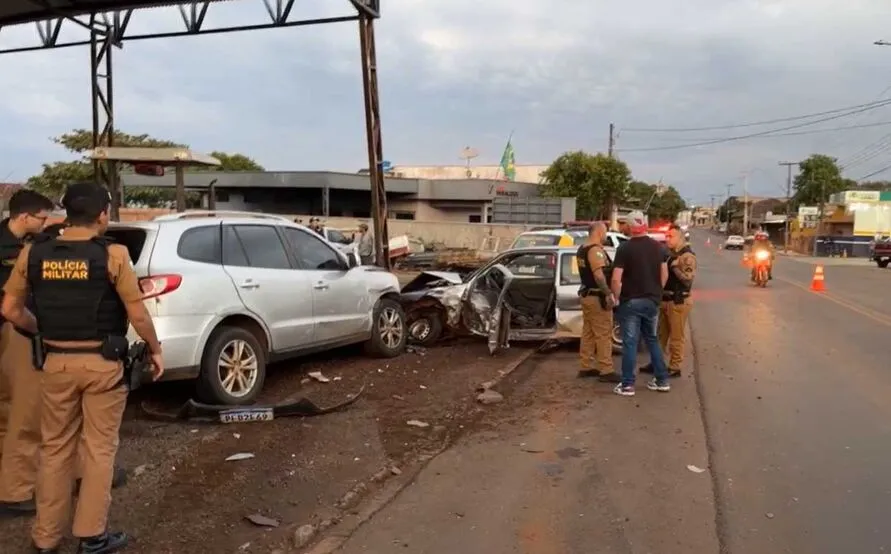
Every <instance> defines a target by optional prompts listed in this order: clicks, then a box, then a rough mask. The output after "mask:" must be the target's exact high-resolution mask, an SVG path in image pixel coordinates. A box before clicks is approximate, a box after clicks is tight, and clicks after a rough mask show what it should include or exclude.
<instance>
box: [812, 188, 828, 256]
mask: <svg viewBox="0 0 891 554" xmlns="http://www.w3.org/2000/svg"><path fill="white" fill-rule="evenodd" d="M825 195H826V184H825V182H824V181H823V180H820V215H819V219H818V220H817V233H816V234H815V235H814V257H815V258H816V257H817V239H818V238H819V237H820V234H821V233H822V232H823V210H824V209H825V208H826V196H825Z"/></svg>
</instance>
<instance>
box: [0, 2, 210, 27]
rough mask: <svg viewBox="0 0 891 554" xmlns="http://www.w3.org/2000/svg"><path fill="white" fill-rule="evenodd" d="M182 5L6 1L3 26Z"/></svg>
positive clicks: (0, 17) (0, 18)
mask: <svg viewBox="0 0 891 554" xmlns="http://www.w3.org/2000/svg"><path fill="white" fill-rule="evenodd" d="M211 1H214V0H211ZM216 1H218V2H219V1H224V0H216ZM181 3H182V2H170V1H167V2H163V1H158V0H141V1H140V0H42V1H41V0H2V1H0V27H5V26H7V25H19V24H21V23H31V22H34V21H43V20H47V19H55V18H60V17H78V16H83V15H90V14H93V13H101V12H113V11H118V10H131V9H140V8H154V7H158V6H174V5H176V4H181Z"/></svg>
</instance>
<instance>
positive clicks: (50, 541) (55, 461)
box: [32, 354, 127, 548]
mask: <svg viewBox="0 0 891 554" xmlns="http://www.w3.org/2000/svg"><path fill="white" fill-rule="evenodd" d="M43 373H44V375H43V391H42V395H41V399H42V402H41V404H42V405H41V414H40V416H41V417H40V429H41V434H42V437H43V441H42V443H41V447H40V454H41V466H40V471H39V479H38V487H37V518H36V519H35V522H34V529H33V531H32V538H33V540H34V544H35V545H36V546H37V547H39V548H54V547H56V546H57V545H58V544H59V543H60V542H61V540H62V538H63V536H64V535H65V526H66V525H67V523H68V521H69V515H70V514H69V512H70V511H71V485H72V482H73V480H74V474H75V469H76V465H77V453H78V446H79V443H80V447H81V449H82V452H81V454H82V457H83V476H82V480H81V487H80V494H79V495H78V498H77V506H76V507H75V511H74V523H73V528H72V531H73V534H74V536H75V537H79V538H83V537H93V536H96V535H101V534H102V533H104V532H105V531H106V526H107V523H108V508H109V506H110V504H111V481H112V475H113V472H114V461H115V456H116V454H117V450H118V442H119V433H120V429H121V420H122V419H123V416H124V408H125V407H126V404H127V388H126V387H125V386H124V383H123V380H122V377H123V368H122V366H121V363H120V362H112V361H108V360H106V359H104V358H102V357H101V356H99V355H98V354H49V355H48V356H47V360H46V365H45V367H44V372H43Z"/></svg>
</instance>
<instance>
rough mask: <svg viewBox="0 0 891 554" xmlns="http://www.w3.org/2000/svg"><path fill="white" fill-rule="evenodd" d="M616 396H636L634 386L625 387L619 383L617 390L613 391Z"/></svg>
mask: <svg viewBox="0 0 891 554" xmlns="http://www.w3.org/2000/svg"><path fill="white" fill-rule="evenodd" d="M613 392H614V393H615V394H618V395H619V396H634V385H623V384H622V383H619V384H618V385H616V388H614V389H613Z"/></svg>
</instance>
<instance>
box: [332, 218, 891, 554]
mask: <svg viewBox="0 0 891 554" xmlns="http://www.w3.org/2000/svg"><path fill="white" fill-rule="evenodd" d="M706 237H707V235H705V234H703V233H694V241H693V245H694V248H695V250H696V251H697V253H698V255H699V259H700V274H699V278H698V282H697V289H698V290H697V298H696V301H695V307H694V313H693V317H692V327H693V340H694V342H695V354H696V355H695V366H696V373H695V375H696V377H695V379H694V378H693V377H691V376H689V375H688V376H687V377H685V378H682V379H681V380H680V381H679V382H678V383H677V384H676V385H675V387H674V390H673V391H672V393H671V394H669V395H654V394H652V393H649V392H648V391H646V390H640V391H639V393H638V396H637V397H636V398H635V399H633V400H628V399H622V398H617V397H614V396H612V395H610V394H609V393H608V388H607V387H605V386H604V385H599V386H598V385H596V384H590V385H589V384H587V383H580V382H579V381H578V380H575V379H573V378H572V376H571V374H572V373H573V372H574V370H575V359H574V355H573V354H572V353H571V352H557V353H553V354H550V355H548V357H542V358H540V359H539V363H538V365H537V367H536V368H535V370H534V373H533V374H532V376H531V377H530V378H529V379H528V381H527V382H525V383H523V384H522V385H520V387H519V390H518V391H517V392H516V393H515V394H514V395H513V396H509V397H508V400H507V401H506V402H505V403H504V404H503V405H500V406H498V407H496V408H495V409H494V410H493V412H492V414H491V415H490V416H489V418H488V421H489V430H488V431H485V432H483V433H481V434H476V435H474V436H471V437H469V438H467V439H466V440H465V441H463V442H462V443H461V444H459V445H458V446H457V447H456V448H454V449H452V450H451V451H448V452H446V453H445V454H443V455H442V456H440V457H439V458H437V459H436V460H434V462H433V463H432V464H431V466H430V467H429V468H428V469H427V470H426V471H424V472H423V473H422V474H421V476H420V477H419V479H418V480H417V482H416V483H415V484H414V485H412V486H411V487H409V488H408V489H407V490H406V491H405V492H403V494H402V495H400V496H399V497H398V498H397V499H396V500H395V501H394V502H393V503H392V504H390V505H389V506H387V507H386V508H384V509H383V510H382V511H381V512H379V513H378V514H377V516H376V517H375V518H374V519H373V520H372V521H371V522H370V523H369V524H368V525H366V526H365V527H363V528H361V529H360V530H359V531H358V532H357V533H356V534H355V535H353V536H352V537H351V538H350V539H349V540H348V541H347V543H346V545H345V547H344V549H343V552H344V553H345V554H360V553H366V552H368V553H371V552H375V553H376V552H397V551H401V552H412V553H419V554H440V553H442V554H444V553H446V552H455V551H458V552H462V551H463V552H487V553H491V554H501V553H514V552H516V553H523V554H527V553H528V554H531V553H535V554H539V553H541V554H551V553H553V554H558V553H559V554H574V553H580V554H581V553H584V554H590V553H591V552H596V553H598V554H611V553H622V554H625V553H635V554H637V553H641V554H643V553H659V554H682V553H688V552H689V553H696V554H705V553H715V554H718V553H720V554H753V553H758V554H782V553H794V554H838V553H841V552H851V553H856V554H861V553H864V554H865V553H869V552H891V530H888V527H887V526H886V522H887V517H888V516H887V514H888V513H891V478H889V476H888V475H889V472H888V468H889V460H891V425H889V424H888V420H889V415H891V402H889V398H891V374H889V372H888V371H887V368H888V359H889V356H891V341H889V340H888V339H887V337H888V331H889V327H891V295H887V294H884V292H885V291H886V290H887V285H886V283H887V282H888V281H886V279H891V270H887V271H885V270H879V269H878V268H875V267H873V266H868V265H860V266H839V265H834V264H833V265H827V266H826V268H825V274H826V286H827V288H828V292H826V293H822V294H816V293H813V292H811V291H809V290H808V286H809V284H810V280H811V277H812V275H813V269H814V268H813V265H812V264H811V263H810V262H809V261H808V260H804V261H802V260H793V259H790V258H781V259H780V260H779V261H778V265H777V267H776V270H775V279H774V281H773V282H771V283H770V286H769V287H768V288H767V289H756V288H754V287H752V286H750V285H749V283H748V272H747V270H745V269H744V268H742V267H741V265H740V262H741V254H740V253H738V252H721V251H718V250H717V249H716V248H715V245H716V242H719V240H720V239H719V237H714V236H713V239H712V244H711V245H709V246H707V245H706V244H705V238H706ZM697 392H698V393H699V394H697ZM700 400H702V403H701V404H700ZM703 423H704V425H703ZM706 442H707V446H708V448H707V449H706V444H705V443H706ZM687 464H691V465H693V466H698V467H701V468H707V471H705V472H703V473H696V472H694V471H691V470H689V469H687V467H686V466H687Z"/></svg>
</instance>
